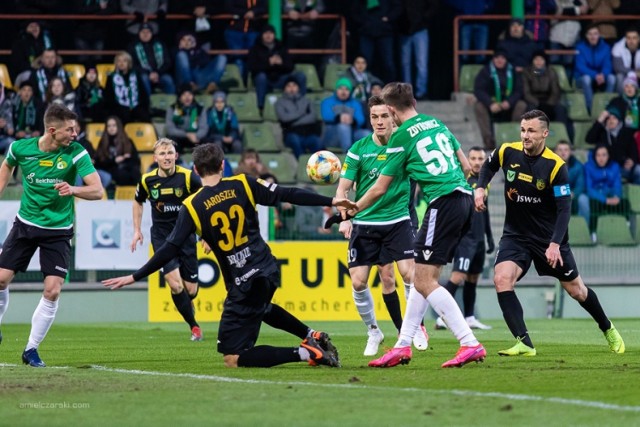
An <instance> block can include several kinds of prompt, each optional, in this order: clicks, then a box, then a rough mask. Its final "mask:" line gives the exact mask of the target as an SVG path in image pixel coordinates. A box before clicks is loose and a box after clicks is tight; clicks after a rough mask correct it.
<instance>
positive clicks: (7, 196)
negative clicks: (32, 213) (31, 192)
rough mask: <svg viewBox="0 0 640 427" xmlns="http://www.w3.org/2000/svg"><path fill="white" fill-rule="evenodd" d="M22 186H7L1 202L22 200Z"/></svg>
mask: <svg viewBox="0 0 640 427" xmlns="http://www.w3.org/2000/svg"><path fill="white" fill-rule="evenodd" d="M23 190H24V189H23V187H22V185H7V186H6V187H5V188H4V191H3V192H2V196H0V200H20V198H21V197H22V192H23Z"/></svg>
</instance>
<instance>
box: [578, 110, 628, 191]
mask: <svg viewBox="0 0 640 427" xmlns="http://www.w3.org/2000/svg"><path fill="white" fill-rule="evenodd" d="M634 133H635V130H634V129H631V128H628V127H626V126H624V123H623V116H622V112H620V110H618V109H617V108H616V107H615V106H611V105H609V106H608V107H607V109H606V110H604V111H603V112H602V113H601V114H600V116H599V117H598V120H596V121H595V123H594V124H593V126H591V129H589V131H588V132H587V135H586V137H585V140H586V141H587V143H589V144H593V145H604V146H606V147H607V148H608V149H609V156H610V157H611V160H613V161H614V162H616V163H617V164H618V166H619V167H620V174H621V175H622V178H624V179H626V180H627V181H629V182H631V183H633V184H640V165H639V164H638V160H639V156H638V148H637V146H636V143H635V138H634Z"/></svg>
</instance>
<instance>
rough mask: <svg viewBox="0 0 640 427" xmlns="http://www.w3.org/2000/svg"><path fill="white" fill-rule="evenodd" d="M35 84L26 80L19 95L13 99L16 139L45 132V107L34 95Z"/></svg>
mask: <svg viewBox="0 0 640 427" xmlns="http://www.w3.org/2000/svg"><path fill="white" fill-rule="evenodd" d="M32 85H33V83H32V82H31V81H30V80H25V81H23V82H22V84H21V85H20V90H19V91H18V95H17V96H15V97H14V98H13V102H12V103H13V106H12V107H13V108H12V109H13V129H14V131H15V133H14V136H15V139H24V138H31V137H35V136H40V135H42V132H43V131H44V128H43V127H44V124H43V120H44V107H43V105H42V101H40V98H38V97H36V96H34V94H33V86H32Z"/></svg>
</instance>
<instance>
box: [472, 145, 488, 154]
mask: <svg viewBox="0 0 640 427" xmlns="http://www.w3.org/2000/svg"><path fill="white" fill-rule="evenodd" d="M472 151H482V152H484V148H482V147H480V146H479V145H474V146H473V147H471V148H469V151H468V153H470V152H472Z"/></svg>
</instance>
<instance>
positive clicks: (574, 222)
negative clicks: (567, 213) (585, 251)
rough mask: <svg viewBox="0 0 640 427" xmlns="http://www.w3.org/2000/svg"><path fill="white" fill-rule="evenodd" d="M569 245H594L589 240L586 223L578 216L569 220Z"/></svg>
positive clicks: (589, 235)
mask: <svg viewBox="0 0 640 427" xmlns="http://www.w3.org/2000/svg"><path fill="white" fill-rule="evenodd" d="M569 243H571V246H593V245H595V242H594V241H593V240H591V233H590V232H589V226H588V225H587V221H586V220H585V219H584V218H583V217H581V216H579V215H572V216H571V219H570V220H569Z"/></svg>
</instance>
